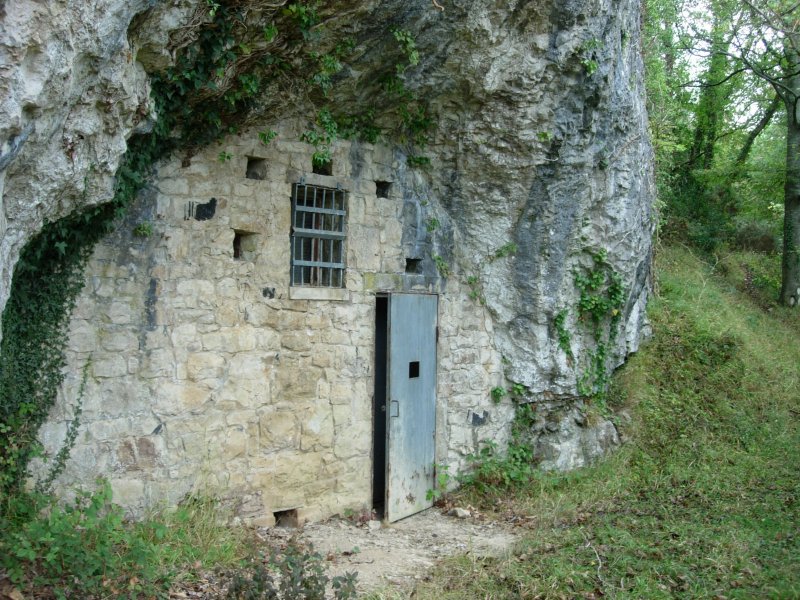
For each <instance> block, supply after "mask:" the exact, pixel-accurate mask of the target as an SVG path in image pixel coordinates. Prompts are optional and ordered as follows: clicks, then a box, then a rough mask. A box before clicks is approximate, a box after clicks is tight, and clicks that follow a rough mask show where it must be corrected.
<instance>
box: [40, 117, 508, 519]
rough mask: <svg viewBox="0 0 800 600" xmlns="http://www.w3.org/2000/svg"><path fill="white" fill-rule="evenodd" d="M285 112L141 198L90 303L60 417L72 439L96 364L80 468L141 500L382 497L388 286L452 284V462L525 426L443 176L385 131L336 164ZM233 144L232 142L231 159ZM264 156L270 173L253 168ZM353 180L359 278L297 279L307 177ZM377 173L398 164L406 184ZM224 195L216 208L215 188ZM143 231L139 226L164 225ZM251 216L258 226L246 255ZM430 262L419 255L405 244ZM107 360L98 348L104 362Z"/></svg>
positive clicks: (88, 294)
mask: <svg viewBox="0 0 800 600" xmlns="http://www.w3.org/2000/svg"><path fill="white" fill-rule="evenodd" d="M296 139H297V132H296V131H292V130H291V128H287V127H283V128H282V129H281V134H280V135H279V137H278V139H276V140H275V141H273V142H272V143H271V144H270V145H269V146H268V147H264V146H263V145H262V144H261V143H260V142H259V141H258V137H257V132H256V131H249V132H247V133H245V134H242V135H241V136H239V137H236V138H231V139H228V140H226V141H225V143H224V144H223V145H221V146H213V147H210V148H208V149H206V150H205V151H204V152H202V153H200V154H198V155H196V156H193V157H191V159H190V161H189V160H187V161H186V162H184V157H181V156H178V157H176V158H175V159H173V160H171V161H169V162H167V163H165V164H162V165H160V166H159V169H158V176H157V178H156V179H155V181H154V183H153V185H152V187H151V188H150V189H149V190H148V192H147V193H145V194H142V195H141V197H140V198H139V201H138V205H137V206H136V207H135V209H134V210H133V211H132V212H131V214H130V215H129V216H128V217H127V220H126V222H125V223H123V224H121V225H120V226H119V227H118V228H117V231H116V233H114V234H113V235H111V236H109V237H108V238H107V239H106V240H105V241H104V242H103V243H101V244H100V245H99V246H98V247H97V248H96V250H95V253H94V255H93V258H92V260H91V262H90V264H89V266H88V268H87V270H86V288H85V290H84V292H83V294H82V295H81V297H80V299H79V301H78V306H77V308H76V310H75V313H74V315H73V320H72V326H71V336H70V348H69V373H70V374H69V377H68V382H67V384H66V386H65V390H64V394H63V396H62V397H61V398H60V399H59V402H58V405H57V407H56V409H55V411H54V413H53V415H52V417H51V420H50V421H49V422H48V424H46V425H45V426H44V427H43V429H42V434H41V436H42V439H43V440H44V441H45V443H46V446H47V447H48V449H49V450H51V451H54V450H56V449H57V448H58V447H59V445H60V443H61V441H62V440H63V438H64V433H65V429H66V424H67V421H68V420H69V419H71V417H72V410H73V409H72V407H73V406H74V405H75V403H76V402H77V401H78V398H77V396H78V389H79V387H80V381H81V378H82V372H83V368H84V366H86V369H87V370H86V374H87V385H86V389H85V394H84V396H83V398H82V402H83V405H82V410H83V414H82V416H81V426H80V433H79V436H78V441H77V444H76V446H75V448H74V450H73V452H72V458H71V459H70V461H69V463H68V468H67V470H66V472H65V473H64V475H63V476H62V477H61V479H60V481H61V482H62V483H66V482H69V483H84V484H90V483H91V482H92V481H93V480H94V478H95V477H97V476H98V475H102V476H105V477H108V478H109V479H110V480H111V483H112V486H113V489H114V494H115V499H116V501H117V502H119V503H121V504H122V505H123V506H125V507H126V508H128V509H129V510H130V511H131V512H132V513H133V514H137V515H139V514H142V513H143V512H144V511H145V510H146V509H147V508H149V507H153V506H156V505H158V504H159V503H168V504H174V503H176V502H178V501H179V500H180V499H181V498H183V497H184V496H186V495H187V494H189V493H191V492H192V491H197V490H200V491H203V492H210V493H215V494H221V495H222V496H224V497H227V498H229V499H230V500H231V502H232V503H233V504H234V505H235V508H236V511H237V513H238V514H239V515H241V516H242V517H244V518H247V519H249V520H251V521H255V522H263V523H270V522H271V519H272V515H273V513H274V512H276V511H282V510H287V509H294V508H298V509H300V510H299V512H300V515H301V518H309V519H315V518H319V517H322V516H327V515H330V514H333V513H336V512H342V511H343V510H344V509H346V508H352V509H359V508H362V507H369V506H371V499H372V490H371V485H372V480H371V477H372V418H373V417H372V415H373V413H372V411H373V408H372V402H373V400H372V398H373V391H374V379H373V373H374V345H375V297H376V296H375V294H376V293H377V292H382V291H384V292H385V291H404V290H405V291H429V292H430V291H433V292H437V293H440V294H441V296H440V303H439V307H440V315H439V321H440V323H439V325H440V339H439V344H438V355H439V367H438V373H439V387H438V412H437V428H438V434H437V455H438V457H437V458H438V460H439V461H441V462H447V463H448V464H452V465H453V468H454V470H455V469H457V468H458V467H459V466H461V464H462V463H463V460H464V457H465V455H466V454H468V453H470V452H472V451H474V450H475V449H476V447H477V445H478V443H479V440H481V439H489V438H491V439H494V440H499V441H500V443H501V444H502V442H503V440H504V439H505V436H506V435H507V433H506V432H507V429H508V428H507V424H508V421H509V419H510V416H511V414H512V413H513V409H512V407H511V405H510V404H508V403H506V404H504V405H503V406H501V407H496V406H495V405H494V404H492V402H491V401H490V396H489V393H488V390H489V389H491V387H493V386H495V385H500V384H502V383H503V378H502V369H501V361H500V357H499V355H498V353H497V352H496V351H495V350H494V349H493V346H492V322H491V318H490V317H489V315H488V313H487V312H486V310H485V309H484V308H483V307H482V306H481V305H480V304H479V303H478V302H477V301H475V300H473V299H470V297H469V295H468V292H469V290H468V289H466V288H463V287H462V285H463V284H461V283H459V282H458V280H457V279H456V278H453V277H450V278H448V279H445V278H442V277H440V275H439V273H438V271H437V269H436V266H435V264H434V263H433V260H432V258H431V257H432V253H433V252H435V246H436V244H437V238H438V237H442V236H444V237H447V236H448V235H449V236H451V235H452V232H449V233H448V232H446V231H445V229H446V228H445V227H442V230H441V231H439V230H436V229H434V230H431V231H429V229H431V228H430V227H429V226H427V225H426V223H428V222H429V220H430V218H431V217H429V216H427V215H428V214H429V213H430V212H431V211H433V210H435V206H436V205H437V204H438V200H437V199H435V198H433V197H432V195H431V193H430V190H429V189H428V188H427V186H426V184H425V182H424V177H420V176H419V175H418V174H416V173H413V172H408V171H407V170H406V169H405V168H404V167H401V165H404V162H403V161H402V160H401V157H395V156H394V155H393V152H392V151H391V150H390V149H388V148H386V147H383V146H371V145H363V144H360V145H355V144H353V145H351V144H349V143H342V144H340V145H338V146H337V147H336V151H335V154H334V159H333V175H332V176H322V175H315V174H313V173H311V171H312V165H311V153H312V152H313V148H312V147H311V146H309V145H307V144H303V143H301V142H297V141H292V140H296ZM220 156H222V157H223V159H224V158H225V157H227V156H230V157H231V158H230V159H229V160H223V161H222V162H221V161H220ZM248 157H257V158H260V159H263V160H264V163H262V165H261V171H262V174H263V175H264V177H265V179H264V180H256V179H250V178H247V177H246V171H247V162H248ZM301 177H302V178H304V179H305V181H306V182H307V183H309V184H315V185H322V186H327V187H336V186H337V185H341V186H342V187H343V188H344V189H346V190H347V191H348V192H349V193H348V213H349V214H348V220H347V241H346V246H347V275H346V288H345V289H344V290H337V289H333V290H328V289H315V288H307V287H306V288H297V287H295V288H290V285H289V283H290V281H289V264H290V256H289V253H290V244H289V232H290V216H291V202H290V197H291V189H292V184H293V183H296V182H297V181H299V180H300V178H301ZM376 181H383V182H391V188H390V190H389V193H388V197H387V198H379V197H377V196H376V183H375V182H376ZM212 198H213V199H215V201H213V210H212V200H211V199H212ZM148 229H149V230H150V231H151V232H150V234H149V235H147V236H145V237H142V236H141V235H137V233H136V232H139V233H140V234H141V233H147V232H148ZM235 232H240V234H241V233H244V232H246V234H247V236H248V237H246V238H244V241H243V242H242V244H243V245H242V251H241V256H240V257H239V258H238V259H237V258H234V252H233V240H234V235H235ZM409 256H410V257H411V258H413V259H416V260H419V261H420V263H419V264H418V265H416V266H415V268H414V269H413V270H414V271H415V272H413V273H406V258H408V257H409ZM87 365H88V366H87Z"/></svg>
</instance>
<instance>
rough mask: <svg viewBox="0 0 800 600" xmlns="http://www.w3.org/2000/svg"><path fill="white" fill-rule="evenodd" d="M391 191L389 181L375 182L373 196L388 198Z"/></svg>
mask: <svg viewBox="0 0 800 600" xmlns="http://www.w3.org/2000/svg"><path fill="white" fill-rule="evenodd" d="M391 191H392V182H391V181H376V182H375V195H376V196H377V197H378V198H388V197H389V192H391Z"/></svg>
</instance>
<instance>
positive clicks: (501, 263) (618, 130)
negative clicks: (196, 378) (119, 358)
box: [0, 0, 654, 466]
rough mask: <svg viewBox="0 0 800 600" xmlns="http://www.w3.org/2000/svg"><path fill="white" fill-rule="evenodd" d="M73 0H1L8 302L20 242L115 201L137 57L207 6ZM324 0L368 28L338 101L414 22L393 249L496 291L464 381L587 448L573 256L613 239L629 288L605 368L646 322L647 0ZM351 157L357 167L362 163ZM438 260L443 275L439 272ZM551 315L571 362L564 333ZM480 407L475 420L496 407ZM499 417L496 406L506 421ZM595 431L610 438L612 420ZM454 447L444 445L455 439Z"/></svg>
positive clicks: (367, 91)
mask: <svg viewBox="0 0 800 600" xmlns="http://www.w3.org/2000/svg"><path fill="white" fill-rule="evenodd" d="M72 4H73V3H69V4H67V3H66V2H51V3H46V4H41V3H36V2H26V1H23V0H11V1H10V2H8V3H6V5H5V6H4V7H3V8H2V9H0V11H3V14H2V23H1V24H0V28H1V29H0V51H1V52H2V53H3V55H4V57H5V58H4V60H3V69H4V71H3V79H2V81H1V82H0V86H2V88H0V89H2V95H3V100H2V102H3V103H2V105H0V117H1V118H0V128H2V131H0V136H1V137H0V142H3V146H2V148H1V149H0V192H2V213H1V214H0V233H2V241H1V242H0V265H2V280H1V281H2V285H1V286H0V306H3V305H4V304H5V301H6V299H7V297H8V293H9V292H8V290H9V282H10V278H11V274H12V272H13V266H14V264H15V261H16V259H17V257H18V255H19V251H20V249H21V248H22V247H23V245H24V244H25V242H26V241H27V240H29V239H30V238H31V236H33V235H34V234H35V233H36V232H37V231H38V230H39V229H40V228H41V225H42V223H43V221H44V220H46V219H50V220H53V219H56V218H58V217H61V216H64V215H65V214H67V213H69V212H70V211H71V210H73V209H75V208H77V207H80V206H81V205H84V204H89V203H98V202H102V201H104V200H106V199H108V197H109V196H110V194H111V187H112V184H113V177H112V176H113V173H114V171H115V169H116V167H117V165H118V164H119V160H120V157H121V156H122V154H123V153H124V151H125V139H126V138H127V137H129V136H130V135H131V133H132V132H133V131H134V130H135V128H136V127H137V126H143V125H144V123H145V121H146V115H147V112H148V110H149V109H148V101H147V92H148V83H147V75H146V71H154V70H157V69H160V68H163V67H164V66H165V65H166V64H168V63H169V61H170V55H169V52H167V51H166V50H165V48H166V45H167V41H168V39H169V35H170V33H171V32H175V31H178V30H180V29H181V27H183V26H184V25H186V24H187V23H188V22H189V21H190V20H191V19H193V18H197V14H198V13H197V12H196V10H195V9H196V8H197V7H198V6H200V5H202V3H201V2H193V1H185V2H177V1H176V2H171V3H159V4H157V5H155V6H152V7H150V6H149V3H148V2H146V1H145V0H141V1H136V2H118V1H116V0H104V1H103V2H100V3H95V4H94V5H93V7H92V9H91V10H90V9H89V8H88V7H83V6H72ZM437 6H441V7H443V10H441V9H439V8H438V7H437ZM324 10H325V13H326V15H327V16H328V17H330V18H329V19H328V21H327V22H326V27H327V29H328V31H330V32H332V34H333V35H334V36H335V35H338V34H339V33H341V34H347V35H352V36H353V37H354V38H355V40H356V43H357V45H356V56H355V59H354V60H353V61H351V63H350V65H349V66H348V67H347V71H346V72H345V73H344V74H342V75H340V76H339V79H338V80H337V81H336V82H335V84H336V85H335V86H334V90H333V98H334V101H335V102H337V103H339V104H341V105H352V106H353V107H354V108H356V109H357V108H358V107H360V106H363V105H365V103H366V101H367V100H368V99H369V98H370V96H371V95H372V94H373V93H374V91H375V90H376V89H377V87H378V86H379V85H380V83H379V79H378V77H377V75H376V74H377V73H378V72H379V71H380V70H381V69H385V68H386V65H385V57H386V55H387V54H388V51H387V48H388V47H389V45H390V44H391V43H392V34H391V33H390V31H391V30H392V29H393V28H402V29H404V30H407V31H409V32H410V33H411V34H412V35H413V36H414V38H415V40H416V44H417V47H418V48H419V53H420V58H421V60H420V64H419V65H417V66H416V67H414V68H412V69H409V70H408V71H406V73H405V78H406V81H407V85H408V87H409V88H411V89H413V90H415V91H416V93H418V94H419V95H420V96H421V97H424V98H426V99H427V100H428V101H429V102H430V105H431V109H432V110H431V114H433V115H434V120H435V123H434V127H433V133H432V140H431V143H430V145H429V146H428V148H427V149H426V150H425V153H426V154H427V155H428V156H429V157H430V159H431V166H430V168H428V169H427V170H425V171H424V172H422V173H420V172H412V171H411V170H410V169H409V168H408V167H407V165H406V164H405V161H404V160H403V159H404V157H405V154H407V153H408V152H409V150H408V149H407V148H406V147H404V146H403V145H402V144H393V142H392V140H388V141H387V147H388V151H389V152H390V153H391V154H392V156H394V163H393V166H392V169H391V178H392V180H393V181H394V182H395V183H396V185H397V188H398V189H397V190H396V191H395V192H394V194H395V195H396V196H397V197H398V198H401V199H402V201H403V202H404V204H403V210H402V211H400V213H399V214H398V215H397V216H396V217H395V218H397V219H398V220H400V221H401V222H402V229H403V231H402V236H401V240H400V245H401V246H402V248H403V251H404V254H405V256H406V257H411V256H413V257H418V258H419V259H420V260H421V266H420V268H421V269H422V271H423V273H424V275H425V277H426V278H428V279H429V280H436V279H437V278H438V279H439V283H438V285H439V286H440V287H439V289H440V291H442V292H443V293H445V292H446V293H449V294H454V293H456V294H461V295H462V296H466V295H467V294H469V293H471V292H474V293H475V295H476V296H478V297H479V298H480V297H482V298H484V299H485V307H477V308H476V310H479V311H481V312H482V313H484V311H485V313H484V315H485V323H487V324H486V325H485V327H484V325H483V324H482V326H481V327H482V328H484V329H485V331H486V332H487V338H486V339H487V340H489V341H486V340H484V342H485V343H486V344H487V345H490V346H491V348H490V354H491V355H492V357H493V358H492V361H493V362H492V365H493V366H492V370H491V373H490V374H488V375H486V378H485V381H483V380H482V381H481V383H480V386H478V387H480V390H473V391H474V392H475V393H476V394H478V395H482V396H483V397H484V398H485V400H486V402H488V392H489V390H490V389H491V387H492V386H493V385H499V384H504V383H508V382H509V381H513V382H517V383H519V384H522V385H523V386H525V388H527V390H528V396H529V398H530V399H531V400H534V401H539V402H540V403H542V406H545V407H547V408H548V409H549V414H550V415H553V416H552V417H546V418H545V417H543V418H542V419H541V423H538V424H537V425H536V427H535V431H534V432H533V433H534V435H535V438H536V443H537V447H538V448H539V449H540V453H541V455H542V457H543V459H544V460H545V463H546V464H548V463H547V461H550V462H551V463H552V464H549V466H559V465H563V464H569V465H570V466H577V465H579V464H581V461H582V460H583V458H582V457H581V456H577V455H576V456H575V457H572V458H569V459H564V453H565V452H566V453H570V452H572V453H573V454H574V453H575V452H576V451H575V449H574V448H572V449H569V448H568V449H566V450H564V449H563V447H564V445H565V441H564V440H565V438H566V437H571V436H569V435H565V434H564V432H567V431H568V430H570V431H571V430H572V429H574V427H572V426H570V427H567V426H566V425H563V423H565V422H566V420H569V419H573V420H574V421H575V422H577V421H579V420H580V419H581V417H580V415H577V416H576V413H575V411H574V407H573V404H574V398H575V396H576V394H577V391H578V380H579V379H580V377H581V375H582V374H583V373H584V372H585V370H586V368H587V362H588V360H589V356H590V354H591V353H592V352H593V350H594V348H595V341H594V339H593V336H592V335H591V334H590V332H589V329H590V328H588V327H585V326H584V325H583V324H581V323H579V322H578V311H577V303H578V298H579V291H578V290H577V288H576V285H575V274H576V272H582V271H583V270H586V269H591V268H592V265H593V262H592V261H593V259H592V254H593V253H597V252H600V251H603V252H606V253H607V259H606V260H607V262H608V264H609V265H610V268H612V269H613V270H614V271H615V272H617V273H618V274H619V275H620V276H621V279H622V285H623V289H624V303H623V307H622V309H621V319H620V321H619V333H618V335H617V336H616V337H615V339H614V343H613V344H612V346H613V347H611V348H610V350H609V357H608V361H607V362H608V365H609V366H610V367H613V366H616V365H618V364H619V363H620V362H621V361H622V360H624V357H625V356H626V355H627V353H629V352H632V351H635V350H636V348H637V347H638V344H639V341H640V338H641V336H642V334H643V331H644V329H645V316H644V307H645V304H646V300H647V296H648V291H649V278H650V257H651V236H652V232H653V228H654V217H653V209H652V202H653V187H652V173H651V171H652V160H651V150H650V146H649V143H648V140H647V128H646V115H645V109H644V87H643V72H642V69H643V67H642V62H641V57H640V47H639V42H640V6H639V2H638V1H637V0H574V1H569V2H557V1H555V0H542V1H540V2H531V1H526V0H518V1H516V2H486V1H483V0H466V1H463V2H450V1H443V0H439V2H438V3H431V2H429V0H413V1H407V0H383V1H377V0H374V1H371V2H370V1H367V2H359V3H353V2H348V1H341V2H333V3H330V4H329V5H327V6H326V7H325V9H324ZM94 11H97V12H96V13H95V12H94ZM137 15H138V16H137ZM389 68H390V69H391V65H390V66H389ZM273 100H275V99H273ZM278 100H279V99H278ZM271 106H277V108H276V109H275V110H273V111H272V112H270V113H269V114H267V115H262V120H263V121H264V122H266V123H270V124H273V125H275V126H276V129H281V126H280V124H281V122H282V121H281V120H282V119H286V122H287V123H288V122H289V118H290V117H291V119H294V121H292V122H296V120H297V118H298V108H297V107H296V106H294V105H292V106H281V105H280V102H279V101H278V102H277V103H276V102H275V101H273V102H272V104H271ZM299 112H302V107H301V109H300V111H299ZM288 129H291V127H289V128H288ZM281 130H282V129H281ZM294 141H295V142H296V140H294ZM243 143H244V142H237V144H240V145H241V144H243ZM248 143H249V142H248ZM232 147H240V146H236V145H235V144H234V145H232ZM347 148H348V150H347V152H349V160H350V162H351V164H352V165H358V164H360V163H361V162H363V161H361V160H360V157H359V154H358V153H359V152H360V151H359V146H358V144H353V145H352V146H350V145H349V144H348V145H347ZM382 151H383V150H382ZM297 152H300V151H299V150H297ZM212 154H213V153H212ZM212 159H213V157H212ZM170 164H171V163H170ZM174 168H177V167H176V166H175V165H174V164H171V166H170V167H169V169H174ZM387 168H388V167H387ZM161 169H162V170H164V169H165V167H164V165H162V166H161ZM353 169H354V171H353V172H351V173H349V176H350V177H352V178H353V179H357V178H358V177H359V174H358V173H357V172H355V170H357V168H356V167H355V166H354V167H353ZM164 172H167V171H164ZM211 179H213V177H211ZM284 183H285V181H284ZM197 200H198V201H204V199H202V198H197ZM142 201H145V200H142ZM152 212H153V214H155V210H153V211H152ZM431 222H435V223H437V226H436V229H437V230H436V231H435V232H434V234H433V235H432V234H431V231H427V229H428V228H427V227H426V223H431ZM129 225H130V223H129V224H128V225H126V226H129ZM376 235H377V234H376ZM129 238H130V236H126V235H120V236H117V237H116V238H110V239H116V240H117V241H119V240H122V241H124V240H126V239H128V240H129ZM376 239H377V238H376ZM393 239H394V238H393ZM154 243H155V242H154ZM108 246H109V244H106V249H105V250H104V253H105V254H108V253H109V250H108ZM512 248H513V252H511V253H510V254H509V255H507V256H503V258H502V260H494V259H493V257H495V256H496V255H497V253H498V251H501V250H502V249H506V250H507V249H512ZM105 254H104V255H105ZM122 254H125V252H123V251H120V255H122ZM501 254H506V251H501ZM437 259H438V261H439V262H440V263H446V264H447V265H448V269H447V270H448V271H449V272H447V273H443V272H442V270H441V269H437V264H436V262H437ZM125 260H127V259H125ZM137 260H139V259H137ZM147 260H148V258H147V257H143V258H141V261H142V264H144V263H146V262H147ZM397 260H398V261H399V262H398V267H397V268H398V269H402V264H401V262H400V258H398V259H397ZM109 261H110V262H112V263H113V262H114V261H116V262H117V263H119V264H122V263H121V261H122V259H121V258H119V257H117V258H109ZM134 262H135V261H132V262H131V264H133V263H134ZM137 264H138V263H137ZM134 266H135V265H134ZM135 270H136V269H135V268H132V270H131V272H132V273H133V272H135ZM156 287H157V286H156ZM159 289H160V288H159ZM366 289H367V288H366V285H365V286H364V290H366ZM87 293H89V292H87ZM113 296H114V294H113V293H112V294H111V297H113ZM451 297H453V298H455V296H451ZM453 301H455V300H453ZM473 303H474V301H473ZM475 304H476V306H477V303H475ZM79 306H84V307H85V306H87V303H86V302H84V303H83V304H79ZM142 310H143V311H145V312H146V310H151V312H152V307H150V308H149V309H146V308H143V309H142ZM458 310H462V309H461V308H459V309H458ZM559 313H562V314H563V315H565V317H564V318H565V321H564V327H565V329H566V330H567V331H569V332H570V349H571V352H572V355H573V357H572V358H570V357H569V356H568V355H567V353H566V352H565V351H564V348H563V347H560V346H559V341H558V332H557V331H556V327H555V325H554V322H555V318H556V316H557V315H558V314H559ZM142 314H145V313H144V312H143V313H142ZM454 314H457V312H454ZM82 318H83V319H85V320H86V321H91V316H90V315H82ZM134 320H135V319H134ZM142 322H143V323H146V322H147V319H144V320H143V321H142ZM143 332H144V329H143ZM144 336H145V334H144V333H142V337H144ZM454 337H457V334H454ZM135 338H136V335H133V336H132V339H135ZM481 339H483V338H481ZM484 342H482V343H484ZM454 344H455V342H454ZM368 345H369V344H368V343H367V344H366V346H365V347H368ZM454 347H456V346H455V345H454ZM495 359H496V360H495ZM130 364H134V363H130ZM135 364H138V363H135ZM130 368H131V367H129V366H128V367H126V369H130ZM134 370H135V369H134ZM179 370H180V369H179ZM123 371H125V369H122V371H121V372H123ZM500 371H504V372H505V377H506V378H507V381H502V380H501V379H502V374H501V373H500ZM490 375H491V377H494V378H495V380H492V381H489V379H490V378H491V377H490ZM498 378H499V380H498ZM509 385H510V384H509ZM481 386H483V387H481ZM484 388H485V389H484ZM365 393H366V392H365ZM464 406H465V410H466V405H464ZM470 406H472V408H470V409H469V410H470V411H471V412H469V415H471V416H470V417H469V418H470V419H472V418H473V416H475V415H478V416H479V418H478V419H477V420H476V422H477V421H481V420H482V419H484V420H485V419H487V415H489V412H490V411H491V410H492V407H491V405H487V407H485V408H486V411H484V407H481V410H480V412H479V411H478V407H479V405H478V404H475V405H474V406H473V405H470ZM498 411H499V409H498ZM507 413H508V411H507V410H506V411H505V413H503V411H499V412H498V415H502V418H504V419H505V421H506V422H507V421H508V419H509V418H510V417H509V414H507ZM465 414H467V413H465ZM563 415H566V417H564V418H562V416H563ZM498 418H500V416H498ZM559 423H561V424H559ZM155 429H159V428H158V427H155ZM554 433H558V435H556V436H553V435H551V434H554ZM493 434H496V431H495V430H494V429H493ZM115 436H116V433H115ZM548 436H549V437H552V438H554V441H553V442H552V443H551V444H549V445H548ZM465 437H469V436H468V435H467V434H465ZM573 437H574V436H573ZM578 437H580V436H578ZM584 437H585V436H584ZM594 437H597V438H598V439H599V438H600V437H602V438H603V439H604V440H605V439H607V440H611V441H609V442H608V443H613V442H614V438H615V434H614V432H613V427H612V431H608V432H605V433H604V434H603V435H602V436H594ZM476 439H477V438H475V439H473V440H472V441H471V442H470V443H471V444H473V445H472V446H470V447H467V446H469V444H467V445H465V446H464V447H463V451H462V452H461V453H462V454H463V453H465V452H468V451H469V450H470V449H474V445H475V444H476V443H477V442H476V441H475V440H476ZM445 445H446V446H447V447H448V448H450V449H452V448H453V447H454V441H453V439H451V440H449V441H447V442H446V444H445ZM597 445H598V444H594V446H597ZM600 445H602V444H600ZM594 446H593V447H594ZM592 453H594V450H592ZM578 454H580V453H578ZM590 454H591V453H590ZM595 454H596V453H595ZM551 459H552V460H551Z"/></svg>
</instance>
